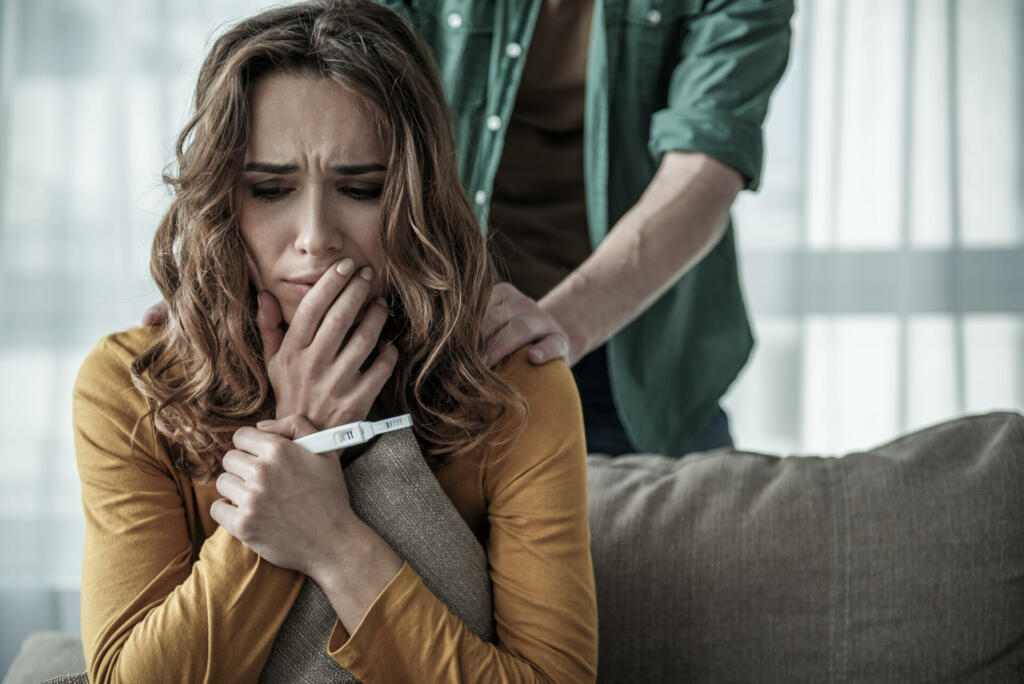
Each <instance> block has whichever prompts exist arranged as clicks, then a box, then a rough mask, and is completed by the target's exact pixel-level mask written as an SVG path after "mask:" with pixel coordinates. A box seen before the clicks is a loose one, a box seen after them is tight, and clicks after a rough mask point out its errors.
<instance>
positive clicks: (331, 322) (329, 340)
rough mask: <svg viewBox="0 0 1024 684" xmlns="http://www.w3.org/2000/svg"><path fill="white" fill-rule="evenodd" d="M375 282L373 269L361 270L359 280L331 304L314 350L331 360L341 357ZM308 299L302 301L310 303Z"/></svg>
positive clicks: (321, 324)
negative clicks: (343, 343) (346, 339)
mask: <svg viewBox="0 0 1024 684" xmlns="http://www.w3.org/2000/svg"><path fill="white" fill-rule="evenodd" d="M372 281H373V269H372V268H370V267H369V266H364V267H363V268H361V269H360V270H359V274H358V277H353V278H352V279H351V280H350V281H349V283H348V284H347V285H346V286H345V289H344V290H343V291H342V292H341V294H339V295H338V296H337V298H335V300H334V302H333V303H331V305H330V308H328V310H327V312H326V313H325V314H324V316H323V321H322V322H321V323H320V328H319V329H318V330H317V331H316V334H315V335H314V336H313V340H312V342H311V343H310V345H309V346H310V347H312V348H313V349H315V350H316V351H317V352H318V353H320V354H322V355H323V356H324V357H325V358H327V359H333V358H334V357H335V356H337V354H338V350H339V349H340V348H341V343H342V341H343V340H344V339H345V336H346V335H348V333H349V330H351V329H352V325H353V324H354V323H355V320H356V318H357V317H358V316H359V312H360V311H362V309H363V305H364V304H365V303H366V299H367V298H368V297H369V296H370V292H371V291H372V289H373V285H372ZM309 294H313V293H312V292H310V293H309ZM306 297H309V295H306ZM306 297H304V298H303V299H302V301H306ZM374 344H376V340H374ZM357 368H358V366H357Z"/></svg>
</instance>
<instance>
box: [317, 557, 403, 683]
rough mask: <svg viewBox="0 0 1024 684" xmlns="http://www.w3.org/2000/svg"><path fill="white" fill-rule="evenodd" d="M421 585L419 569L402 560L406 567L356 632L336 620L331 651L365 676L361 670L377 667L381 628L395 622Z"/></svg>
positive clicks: (329, 652)
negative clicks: (375, 649) (349, 630)
mask: <svg viewBox="0 0 1024 684" xmlns="http://www.w3.org/2000/svg"><path fill="white" fill-rule="evenodd" d="M421 586H423V582H422V580H420V576H419V575H417V574H416V571H415V570H413V569H412V567H411V566H410V565H409V564H408V563H402V567H401V568H399V570H398V572H397V573H395V576H394V577H392V578H391V581H390V582H388V584H387V586H386V587H384V590H383V591H382V592H380V594H379V595H378V596H377V598H376V599H374V601H373V603H372V604H371V605H370V609H369V610H367V611H366V615H364V616H363V619H362V621H361V622H360V623H359V625H358V626H357V627H356V631H355V632H353V633H352V634H349V633H348V632H347V631H346V629H345V627H344V626H343V625H342V624H341V621H340V620H338V619H335V620H334V629H333V630H332V631H331V638H330V639H328V641H327V653H328V655H330V656H331V657H332V658H334V660H335V661H336V662H337V663H338V664H339V665H341V666H342V667H344V668H345V669H347V670H348V671H349V672H351V673H352V674H354V675H356V676H357V677H360V679H362V677H361V676H360V675H359V672H360V671H362V672H367V671H369V670H370V669H371V668H372V667H373V663H374V657H373V653H372V651H373V650H374V649H373V647H374V641H375V640H376V641H377V642H378V643H377V648H379V647H380V643H379V639H376V636H377V633H378V631H379V630H380V629H382V628H387V627H386V626H387V625H388V623H391V622H394V620H395V615H396V614H397V613H399V612H400V611H401V610H402V607H403V606H404V605H405V604H406V603H407V602H408V601H409V599H410V598H411V597H412V596H413V594H414V593H415V592H416V590H417V589H418V588H419V587H421ZM391 628H392V629H393V626H392V627H391ZM377 664H378V665H379V663H377Z"/></svg>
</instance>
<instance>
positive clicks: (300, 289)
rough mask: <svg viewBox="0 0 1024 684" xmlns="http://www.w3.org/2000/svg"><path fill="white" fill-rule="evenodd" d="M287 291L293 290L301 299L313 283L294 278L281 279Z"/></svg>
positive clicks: (311, 287)
mask: <svg viewBox="0 0 1024 684" xmlns="http://www.w3.org/2000/svg"><path fill="white" fill-rule="evenodd" d="M281 282H283V283H284V284H285V286H286V287H287V288H288V291H289V292H293V293H295V294H297V295H298V296H299V298H300V299H301V298H302V297H304V296H305V295H306V293H307V292H309V291H310V290H312V289H313V283H302V282H298V281H295V280H282V281H281Z"/></svg>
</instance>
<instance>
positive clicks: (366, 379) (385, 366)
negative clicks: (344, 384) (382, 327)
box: [355, 342, 398, 411]
mask: <svg viewBox="0 0 1024 684" xmlns="http://www.w3.org/2000/svg"><path fill="white" fill-rule="evenodd" d="M397 361H398V349H397V348H396V347H395V345H393V344H391V343H390V342H389V343H388V344H385V345H384V347H383V348H382V349H381V350H380V352H379V353H378V354H377V358H375V359H374V360H373V363H371V364H370V367H369V368H367V369H366V372H365V373H363V374H362V375H360V376H359V381H358V382H357V383H356V387H355V389H356V394H358V395H359V396H362V397H367V402H366V407H367V411H369V407H370V405H372V404H373V400H374V399H376V398H377V395H379V394H380V391H381V390H382V389H384V385H385V384H387V381H388V378H390V377H391V374H392V373H393V372H394V370H395V363H396V362H397Z"/></svg>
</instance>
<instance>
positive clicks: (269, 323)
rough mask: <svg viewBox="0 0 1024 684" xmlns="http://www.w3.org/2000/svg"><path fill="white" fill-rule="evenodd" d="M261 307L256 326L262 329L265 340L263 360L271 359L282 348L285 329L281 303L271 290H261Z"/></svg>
mask: <svg viewBox="0 0 1024 684" xmlns="http://www.w3.org/2000/svg"><path fill="white" fill-rule="evenodd" d="M257 301H258V302H259V308H258V309H257V311H256V327H257V329H259V331H260V341H262V342H263V360H264V361H269V360H270V359H271V357H273V356H274V354H276V353H277V350H278V349H280V348H281V341H282V340H283V339H284V331H283V330H281V304H280V302H278V301H277V297H275V296H274V295H272V294H270V293H269V292H266V291H263V292H260V293H259V295H258V296H257Z"/></svg>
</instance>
